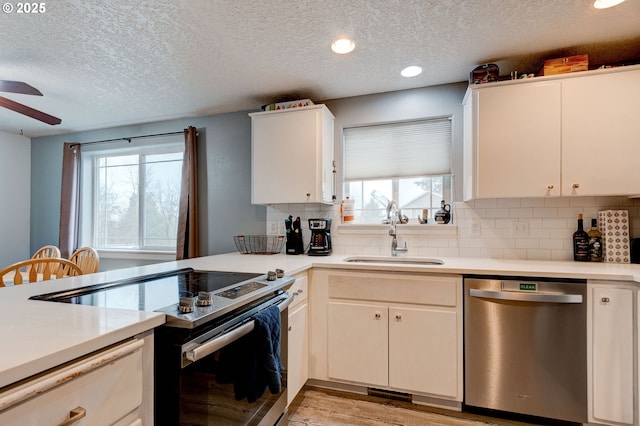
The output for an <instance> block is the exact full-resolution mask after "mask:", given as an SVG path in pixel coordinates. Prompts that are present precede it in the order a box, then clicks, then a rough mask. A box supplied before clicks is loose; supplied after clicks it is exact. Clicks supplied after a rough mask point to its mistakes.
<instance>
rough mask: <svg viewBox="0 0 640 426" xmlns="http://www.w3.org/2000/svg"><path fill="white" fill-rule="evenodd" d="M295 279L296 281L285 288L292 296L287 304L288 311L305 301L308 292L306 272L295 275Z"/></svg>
mask: <svg viewBox="0 0 640 426" xmlns="http://www.w3.org/2000/svg"><path fill="white" fill-rule="evenodd" d="M295 279H296V281H295V282H294V283H293V284H292V285H291V287H289V288H288V289H287V291H288V292H289V294H291V295H292V296H293V301H292V302H291V305H289V312H291V311H293V310H294V308H295V307H296V306H298V305H300V304H302V303H303V302H306V300H307V297H308V294H309V278H308V277H307V274H303V275H296V276H295Z"/></svg>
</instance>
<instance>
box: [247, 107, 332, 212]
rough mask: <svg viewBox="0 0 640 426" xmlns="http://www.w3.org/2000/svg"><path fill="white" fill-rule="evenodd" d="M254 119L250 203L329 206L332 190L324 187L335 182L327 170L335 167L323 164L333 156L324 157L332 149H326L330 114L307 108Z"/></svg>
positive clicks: (254, 117)
mask: <svg viewBox="0 0 640 426" xmlns="http://www.w3.org/2000/svg"><path fill="white" fill-rule="evenodd" d="M251 118H252V124H251V126H252V127H251V138H252V143H251V167H252V181H251V202H252V203H254V204H282V203H321V202H323V201H329V202H330V201H331V194H330V192H331V187H330V186H328V187H326V188H324V186H325V185H327V182H330V181H327V179H330V178H331V173H330V169H329V173H327V170H325V169H326V168H327V167H329V168H330V167H331V163H330V162H329V164H324V163H325V162H326V161H327V158H326V157H327V156H329V155H330V154H327V153H326V150H327V149H328V148H329V147H325V146H323V145H324V144H323V142H324V141H325V140H328V141H332V140H333V116H331V114H330V112H329V110H327V109H326V107H324V106H319V107H308V108H303V109H299V110H294V111H282V112H266V113H258V114H252V116H251ZM327 138H328V139H327ZM330 147H331V148H332V144H331V145H330ZM323 150H325V152H323ZM332 153H333V151H332V150H331V154H332ZM323 156H324V157H323ZM331 160H332V159H331ZM331 160H329V161H331ZM327 175H329V176H327ZM323 191H324V193H323ZM323 198H326V200H323Z"/></svg>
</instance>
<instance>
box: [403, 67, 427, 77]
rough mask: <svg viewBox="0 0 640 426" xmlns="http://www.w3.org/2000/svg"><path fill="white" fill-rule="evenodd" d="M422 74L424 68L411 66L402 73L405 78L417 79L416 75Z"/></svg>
mask: <svg viewBox="0 0 640 426" xmlns="http://www.w3.org/2000/svg"><path fill="white" fill-rule="evenodd" d="M420 74H422V68H420V67H418V66H415V65H411V66H410V67H406V68H405V69H403V70H402V71H400V75H402V76H403V77H415V76H416V75H420Z"/></svg>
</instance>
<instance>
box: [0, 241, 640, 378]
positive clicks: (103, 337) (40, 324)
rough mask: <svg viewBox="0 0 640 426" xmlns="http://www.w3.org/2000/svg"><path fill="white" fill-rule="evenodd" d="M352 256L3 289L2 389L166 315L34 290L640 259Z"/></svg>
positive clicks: (610, 269)
mask: <svg viewBox="0 0 640 426" xmlns="http://www.w3.org/2000/svg"><path fill="white" fill-rule="evenodd" d="M347 257H350V256H345V255H332V256H306V255H298V256H288V255H283V254H282V255H242V254H239V253H229V254H223V255H218V256H208V257H202V258H198V259H192V260H185V261H180V262H165V263H159V264H154V265H148V266H143V267H137V268H128V269H121V270H116V271H108V272H101V273H97V274H91V275H84V276H80V277H73V278H65V279H61V280H53V281H48V282H42V283H37V284H23V285H20V286H15V287H5V288H0V342H2V343H1V345H2V346H1V347H2V356H0V388H2V387H4V386H7V385H9V384H12V383H14V382H16V381H18V380H21V379H24V378H26V377H29V376H31V375H33V374H37V373H40V372H42V371H44V370H47V369H49V368H52V367H55V366H57V365H60V364H62V363H65V362H68V361H71V360H73V359H75V358H77V357H80V356H83V355H85V354H87V353H90V352H93V351H95V350H98V349H101V348H103V347H105V346H108V345H111V344H113V343H116V342H119V341H121V340H123V339H126V338H129V337H131V336H134V335H136V334H138V333H141V332H144V331H146V330H149V329H152V328H154V327H157V326H159V325H161V324H163V323H164V314H158V313H153V312H138V311H131V310H122V309H105V308H97V307H91V306H80V305H68V304H64V303H54V302H42V301H35V300H28V299H29V297H31V296H33V295H37V294H43V293H50V292H55V291H60V290H64V289H69V288H77V287H84V286H87V285H91V284H95V283H101V282H108V281H115V280H118V279H123V278H130V277H133V276H140V275H147V274H151V273H156V272H162V271H167V270H173V269H178V268H183V267H193V268H194V269H202V270H221V271H237V272H256V273H265V272H266V271H268V270H275V269H276V268H280V269H284V271H285V273H287V274H288V275H294V274H296V273H298V272H302V271H305V270H307V269H309V268H311V267H316V268H327V267H330V268H342V269H354V270H383V271H385V270H386V271H414V272H433V273H436V274H479V275H509V276H525V277H541V276H543V277H551V278H583V279H593V280H613V281H630V282H636V283H640V265H618V264H609V263H597V264H596V263H578V262H558V261H527V260H510V259H485V258H442V260H443V261H444V264H443V265H430V266H421V265H415V264H410V265H396V264H393V265H390V264H381V263H367V264H364V263H349V262H345V261H344V259H345V258H347Z"/></svg>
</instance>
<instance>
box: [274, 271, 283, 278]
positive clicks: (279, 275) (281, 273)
mask: <svg viewBox="0 0 640 426" xmlns="http://www.w3.org/2000/svg"><path fill="white" fill-rule="evenodd" d="M276 276H277V277H278V278H282V277H284V271H283V270H282V269H276Z"/></svg>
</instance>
